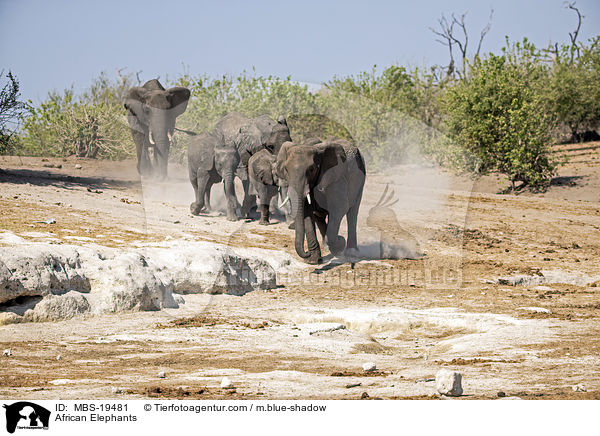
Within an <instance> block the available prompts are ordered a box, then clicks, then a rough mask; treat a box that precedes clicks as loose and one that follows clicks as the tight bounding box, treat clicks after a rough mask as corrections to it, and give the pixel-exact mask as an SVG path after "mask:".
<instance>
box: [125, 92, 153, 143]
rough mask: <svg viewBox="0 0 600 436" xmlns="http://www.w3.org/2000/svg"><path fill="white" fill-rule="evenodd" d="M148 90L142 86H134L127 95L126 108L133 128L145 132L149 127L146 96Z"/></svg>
mask: <svg viewBox="0 0 600 436" xmlns="http://www.w3.org/2000/svg"><path fill="white" fill-rule="evenodd" d="M147 95H148V91H147V90H146V89H144V88H142V87H140V86H134V87H133V88H131V89H130V90H129V91H127V95H126V96H125V103H124V104H123V106H125V109H127V121H128V122H129V127H131V129H132V130H136V131H138V132H142V133H145V132H146V130H147V129H148V112H147V110H146V98H147Z"/></svg>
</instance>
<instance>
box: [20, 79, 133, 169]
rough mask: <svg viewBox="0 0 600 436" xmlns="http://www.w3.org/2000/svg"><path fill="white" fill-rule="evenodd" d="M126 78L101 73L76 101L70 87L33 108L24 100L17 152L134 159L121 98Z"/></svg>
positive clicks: (31, 154)
mask: <svg viewBox="0 0 600 436" xmlns="http://www.w3.org/2000/svg"><path fill="white" fill-rule="evenodd" d="M130 86H131V81H130V79H123V80H121V81H119V82H117V81H115V82H111V81H110V80H108V78H107V76H106V75H105V74H101V75H100V76H99V77H98V78H96V79H95V80H94V82H93V83H92V85H91V86H90V88H89V89H87V90H86V91H85V92H83V93H82V95H81V96H79V97H76V96H75V95H74V92H73V90H72V89H67V90H64V91H63V92H62V93H60V92H56V91H54V92H51V93H49V94H48V97H47V99H46V100H45V101H43V102H42V103H41V104H40V105H39V106H37V107H35V106H33V104H32V103H31V102H30V107H29V111H28V113H27V114H26V115H25V116H23V118H22V127H21V135H20V149H19V154H25V155H30V156H70V155H76V156H80V157H90V158H94V157H98V158H105V159H123V158H126V157H131V156H134V155H135V146H134V144H133V139H132V137H131V133H130V131H129V127H128V124H127V119H126V117H125V110H124V108H123V103H122V102H123V96H124V93H125V92H126V90H127V89H128V88H129V87H130Z"/></svg>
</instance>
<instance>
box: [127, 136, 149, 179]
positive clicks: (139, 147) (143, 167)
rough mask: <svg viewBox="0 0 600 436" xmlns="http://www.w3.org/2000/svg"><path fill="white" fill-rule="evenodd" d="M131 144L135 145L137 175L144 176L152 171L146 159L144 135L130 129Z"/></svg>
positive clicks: (146, 148)
mask: <svg viewBox="0 0 600 436" xmlns="http://www.w3.org/2000/svg"><path fill="white" fill-rule="evenodd" d="M131 135H132V136H133V142H134V143H135V152H136V155H137V170H138V174H140V175H146V174H148V173H149V172H151V171H152V164H151V163H150V158H149V157H148V147H147V146H146V144H145V142H146V135H145V134H144V133H143V132H138V131H137V130H133V129H131Z"/></svg>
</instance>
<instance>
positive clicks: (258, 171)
mask: <svg viewBox="0 0 600 436" xmlns="http://www.w3.org/2000/svg"><path fill="white" fill-rule="evenodd" d="M286 126H287V125H286ZM287 138H289V130H288V129H286V130H285V131H283V129H278V128H277V127H275V128H274V129H273V132H272V133H271V136H270V137H269V139H268V140H267V145H266V147H265V148H264V149H263V150H261V151H259V152H257V153H255V154H253V155H252V156H251V157H250V159H249V160H248V174H249V178H250V185H251V188H252V190H253V191H254V192H255V193H256V194H257V195H258V198H259V204H260V208H261V209H260V213H261V217H260V221H259V224H264V225H266V224H268V223H269V205H270V204H271V200H272V199H273V198H274V197H276V196H277V194H278V193H280V194H281V200H283V203H287V200H288V184H287V181H286V180H285V179H284V178H281V177H280V176H279V175H278V171H277V163H278V162H279V164H280V165H281V163H282V162H283V161H284V160H285V159H284V158H283V156H285V155H287V150H288V149H289V148H290V147H294V146H296V145H300V144H297V143H294V142H291V141H290V140H289V139H287ZM283 140H285V142H283V143H281V141H283ZM319 142H321V140H320V139H318V138H310V139H308V140H307V141H306V142H303V143H302V145H309V146H311V145H315V144H318V143H319ZM278 149H279V150H278ZM278 158H279V159H278ZM284 199H285V200H284ZM280 208H281V207H280ZM284 212H285V216H286V221H292V220H293V217H292V216H291V210H290V209H289V207H287V205H286V207H285V208H284ZM290 226H291V227H290V228H293V224H290Z"/></svg>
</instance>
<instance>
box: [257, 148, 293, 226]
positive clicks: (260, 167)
mask: <svg viewBox="0 0 600 436" xmlns="http://www.w3.org/2000/svg"><path fill="white" fill-rule="evenodd" d="M248 176H249V179H250V185H251V188H252V190H253V191H254V193H256V194H257V196H258V203H259V205H260V221H259V222H258V223H259V224H263V225H267V224H269V206H270V205H271V200H272V199H273V198H277V194H278V193H279V190H280V182H279V179H278V177H277V175H276V172H275V155H274V154H273V153H271V151H270V150H269V149H267V148H264V149H262V150H260V151H258V152H257V153H255V154H253V155H252V156H250V159H249V160H248ZM286 215H287V213H286Z"/></svg>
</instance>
